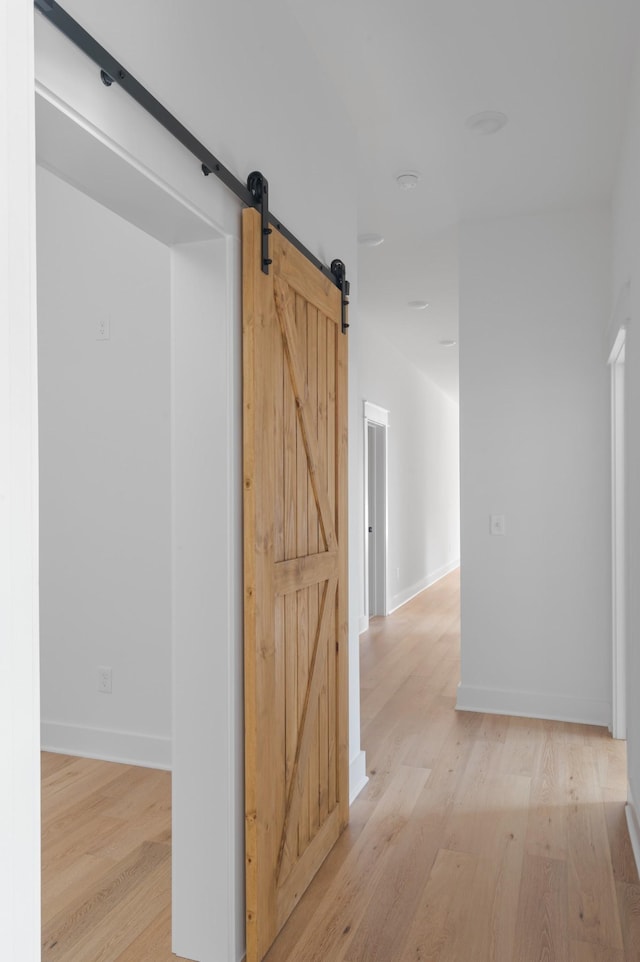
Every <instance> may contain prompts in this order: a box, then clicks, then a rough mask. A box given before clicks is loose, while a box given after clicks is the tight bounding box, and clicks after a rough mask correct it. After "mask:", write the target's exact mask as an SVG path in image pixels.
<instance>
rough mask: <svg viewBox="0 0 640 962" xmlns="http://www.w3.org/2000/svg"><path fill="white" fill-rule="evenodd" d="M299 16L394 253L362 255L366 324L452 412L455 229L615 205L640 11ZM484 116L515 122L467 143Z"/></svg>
mask: <svg viewBox="0 0 640 962" xmlns="http://www.w3.org/2000/svg"><path fill="white" fill-rule="evenodd" d="M288 2H289V5H290V8H291V10H292V12H293V14H294V15H295V17H296V18H297V19H298V21H299V23H300V24H301V26H302V28H303V30H304V31H305V33H306V34H307V36H308V38H309V40H310V42H311V44H312V46H313V47H314V48H315V50H316V53H317V57H318V59H319V61H320V62H321V63H322V64H323V66H324V68H325V70H326V71H327V74H328V75H329V76H330V77H331V83H332V84H333V86H334V90H333V91H331V92H330V93H329V95H330V96H339V97H341V98H342V99H343V101H344V103H345V105H346V107H347V110H348V111H349V113H350V115H351V117H352V119H353V122H354V124H355V126H356V128H357V131H358V140H359V179H360V190H359V198H358V205H359V206H358V211H359V229H360V232H361V233H365V232H377V233H380V234H383V235H384V237H385V242H384V244H383V245H382V246H380V247H376V248H360V260H359V265H358V271H359V314H358V316H359V321H360V322H361V323H363V324H364V325H366V324H373V325H375V326H377V327H379V328H380V329H381V330H382V331H383V332H385V333H386V334H387V336H390V337H392V338H393V340H394V342H395V343H396V344H397V346H398V347H399V348H400V350H402V351H403V352H404V353H406V354H407V356H408V357H410V358H411V359H412V360H414V361H415V362H416V363H418V364H419V366H420V367H421V368H422V369H423V370H424V371H425V372H426V373H427V374H428V376H430V377H431V378H432V379H433V380H434V381H435V382H436V383H437V384H439V385H440V387H442V389H443V390H445V391H446V392H447V393H448V394H450V395H451V396H454V397H456V396H457V348H453V349H451V348H449V349H447V348H442V347H440V346H439V344H438V341H439V340H440V339H442V338H456V337H457V323H458V318H457V315H458V280H457V273H458V269H457V260H458V258H457V239H456V238H457V232H456V225H457V224H459V222H460V221H461V220H464V219H469V218H479V217H493V216H509V215H512V214H517V213H524V212H529V211H536V210H541V209H545V208H549V207H559V206H574V205H579V204H582V203H585V202H593V201H606V200H607V199H608V197H609V196H610V192H611V187H612V183H613V178H614V171H615V164H616V158H617V155H618V150H619V146H620V140H621V136H622V131H623V125H624V118H625V115H626V106H627V92H628V88H629V82H630V75H631V67H632V59H633V54H634V51H635V49H636V45H637V40H638V32H639V28H640V2H638V0H529V2H525V0H323V2H322V3H318V2H317V0H288ZM485 110H499V111H503V112H504V113H506V114H507V115H508V117H509V123H508V125H507V126H506V127H505V128H504V129H503V130H502V131H500V132H499V133H498V134H496V135H495V136H484V137H483V136H478V135H474V134H472V133H471V132H470V131H469V130H467V129H466V128H465V120H466V119H467V118H468V117H469V116H470V115H472V114H474V113H477V112H480V111H485ZM403 170H415V171H418V172H419V173H420V175H421V179H420V182H419V185H418V188H417V189H416V190H414V191H411V192H401V191H400V190H399V189H398V187H397V186H396V183H395V177H396V175H397V174H398V173H400V172H401V171H403ZM416 299H424V300H427V301H428V302H429V305H430V306H429V308H428V309H427V310H424V311H412V310H410V309H409V308H408V307H407V306H406V305H407V301H410V300H416Z"/></svg>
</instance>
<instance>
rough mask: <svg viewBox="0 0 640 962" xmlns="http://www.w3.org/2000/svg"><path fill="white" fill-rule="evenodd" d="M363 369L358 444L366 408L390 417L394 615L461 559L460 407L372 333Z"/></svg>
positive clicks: (391, 601) (365, 348)
mask: <svg viewBox="0 0 640 962" xmlns="http://www.w3.org/2000/svg"><path fill="white" fill-rule="evenodd" d="M360 364H361V367H360V379H359V385H360V395H361V401H360V417H361V425H360V439H363V432H362V417H363V411H362V402H363V401H370V402H372V403H373V404H378V405H379V406H380V407H383V408H386V409H387V410H388V411H389V430H388V483H389V489H388V552H389V558H388V568H389V572H390V586H389V599H388V602H389V604H388V607H389V608H390V609H391V610H393V609H394V608H397V607H398V606H399V605H401V604H404V602H406V601H408V600H409V598H411V597H413V595H415V594H417V593H418V592H419V591H421V590H422V589H423V588H426V587H427V585H429V584H432V583H433V582H434V581H435V580H437V579H438V578H440V577H442V575H444V574H446V573H447V572H448V571H451V570H452V569H453V568H454V567H456V565H457V564H458V561H459V558H460V542H459V538H460V521H459V518H460V507H459V505H460V502H459V495H460V491H459V458H458V451H459V447H458V440H459V439H458V406H457V405H456V404H455V403H454V402H453V401H451V399H450V398H448V397H447V395H446V394H444V393H443V392H442V391H440V390H439V389H438V388H437V387H436V386H435V385H434V384H433V383H432V382H431V381H430V380H429V379H428V378H426V377H425V376H424V374H422V372H421V371H420V370H419V369H418V368H417V367H415V366H414V365H412V364H411V363H409V362H408V361H407V360H406V359H405V358H404V357H403V355H402V354H400V353H399V351H397V350H396V348H394V346H393V344H392V343H391V342H390V341H388V340H386V339H385V338H384V337H381V336H380V335H379V334H378V333H377V332H375V331H373V330H367V332H366V335H364V336H363V337H362V338H361V348H360ZM359 443H360V444H362V443H363V442H362V440H359ZM360 544H362V541H360ZM362 550H363V549H361V551H362ZM398 569H399V575H398ZM361 613H364V592H362V598H361Z"/></svg>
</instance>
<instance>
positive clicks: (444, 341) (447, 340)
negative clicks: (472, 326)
mask: <svg viewBox="0 0 640 962" xmlns="http://www.w3.org/2000/svg"><path fill="white" fill-rule="evenodd" d="M438 343H439V344H440V346H441V347H455V346H456V344H457V343H458V342H457V341H453V340H451V338H448V337H445V338H443V339H442V340H441V341H438Z"/></svg>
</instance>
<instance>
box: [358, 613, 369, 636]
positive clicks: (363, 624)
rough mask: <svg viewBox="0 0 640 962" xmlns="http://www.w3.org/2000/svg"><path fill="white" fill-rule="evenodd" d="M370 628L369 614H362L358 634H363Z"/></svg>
mask: <svg viewBox="0 0 640 962" xmlns="http://www.w3.org/2000/svg"><path fill="white" fill-rule="evenodd" d="M368 629H369V616H368V615H360V621H359V622H358V634H359V635H361V634H362V633H363V632H364V631H368Z"/></svg>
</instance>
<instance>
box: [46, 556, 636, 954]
mask: <svg viewBox="0 0 640 962" xmlns="http://www.w3.org/2000/svg"><path fill="white" fill-rule="evenodd" d="M458 647H459V618H458V577H457V573H454V574H452V575H449V576H448V577H447V578H445V579H443V580H442V581H440V582H438V584H437V585H434V587H433V588H430V589H429V590H428V591H426V592H424V593H423V594H422V595H420V596H419V597H418V598H416V599H414V600H413V601H411V602H409V604H407V605H405V606H404V607H403V608H402V609H400V611H398V612H397V613H396V614H395V615H393V616H392V617H390V618H388V619H375V620H374V621H373V622H372V625H371V628H370V630H369V631H368V632H367V633H366V635H364V636H363V637H362V646H361V658H362V661H361V665H362V724H363V747H364V748H365V749H366V751H367V767H368V771H369V783H368V785H367V786H366V788H365V789H364V791H363V792H362V793H361V794H360V796H359V797H358V799H357V800H356V802H355V803H354V805H353V806H352V808H351V822H350V825H349V827H348V828H347V830H346V831H345V833H344V834H343V835H342V837H341V838H340V840H339V841H338V844H337V845H336V847H335V849H334V850H333V852H332V853H331V854H330V856H329V858H328V859H327V861H326V862H325V864H324V865H323V866H322V868H321V870H320V872H319V874H318V876H317V877H316V879H315V881H314V882H313V883H312V885H311V887H310V888H309V890H308V892H307V893H306V895H305V896H304V897H303V899H302V901H301V902H300V904H299V906H298V908H297V909H296V911H295V912H294V914H293V916H292V917H291V919H290V920H289V922H288V923H287V925H286V926H285V928H284V929H283V931H282V933H281V935H280V936H279V938H278V940H277V941H276V943H275V944H274V946H273V948H272V949H271V951H270V952H269V954H268V955H267V962H293V960H295V962H489V960H491V962H640V884H639V881H638V875H637V872H636V868H635V865H634V861H633V856H632V853H631V848H630V844H629V838H628V835H627V831H626V825H625V819H624V799H625V791H626V777H625V752H624V744H621V743H619V742H615V741H613V740H612V739H611V738H610V736H609V735H608V733H607V732H606V731H603V730H602V729H598V728H592V727H588V726H583V725H568V724H562V723H553V722H544V721H531V720H528V719H518V718H506V717H497V716H490V715H479V714H473V713H467V712H456V711H455V710H454V707H453V706H454V701H455V690H456V685H457V681H458V670H459V669H458ZM169 804H170V781H169V776H168V775H167V774H166V773H164V772H156V771H151V770H148V769H138V768H130V767H127V766H124V765H111V764H108V763H104V762H93V761H89V760H86V759H72V758H68V757H66V756H56V755H44V756H43V962H169V959H175V958H176V957H175V956H172V955H171V953H170V935H169V931H170V815H169Z"/></svg>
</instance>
